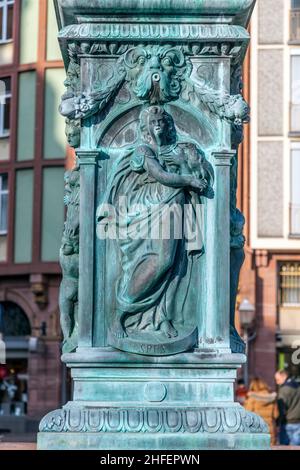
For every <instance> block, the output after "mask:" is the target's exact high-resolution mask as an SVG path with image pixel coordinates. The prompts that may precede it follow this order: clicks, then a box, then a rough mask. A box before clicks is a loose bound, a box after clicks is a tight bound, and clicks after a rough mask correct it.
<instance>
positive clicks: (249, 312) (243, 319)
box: [239, 299, 256, 386]
mask: <svg viewBox="0 0 300 470" xmlns="http://www.w3.org/2000/svg"><path fill="white" fill-rule="evenodd" d="M239 314H240V325H241V328H242V329H243V339H244V341H245V345H246V355H247V356H248V349H249V343H250V342H251V341H252V340H253V339H254V338H255V336H256V333H255V332H253V333H252V335H249V332H250V330H251V329H252V327H253V324H254V318H255V307H254V305H252V303H251V302H250V301H249V300H248V299H243V300H242V302H241V303H240V306H239ZM244 382H245V385H246V386H248V382H249V370H248V361H247V362H246V363H245V364H244Z"/></svg>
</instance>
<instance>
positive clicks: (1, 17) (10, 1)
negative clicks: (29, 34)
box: [0, 0, 14, 44]
mask: <svg viewBox="0 0 300 470" xmlns="http://www.w3.org/2000/svg"><path fill="white" fill-rule="evenodd" d="M13 15H14V0H0V44H1V43H4V42H9V41H11V40H12V37H13Z"/></svg>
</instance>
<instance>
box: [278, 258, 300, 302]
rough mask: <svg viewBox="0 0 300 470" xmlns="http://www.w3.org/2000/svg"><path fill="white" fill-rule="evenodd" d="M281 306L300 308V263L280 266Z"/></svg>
mask: <svg viewBox="0 0 300 470" xmlns="http://www.w3.org/2000/svg"><path fill="white" fill-rule="evenodd" d="M280 306H281V307H288V306H296V307H300V263H297V262H295V263H293V262H291V263H284V264H282V265H281V266H280Z"/></svg>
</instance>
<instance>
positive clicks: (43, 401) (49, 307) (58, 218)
mask: <svg viewBox="0 0 300 470" xmlns="http://www.w3.org/2000/svg"><path fill="white" fill-rule="evenodd" d="M56 35H57V26H56V18H55V13H54V7H53V2H52V1H51V0H15V1H14V0H1V2H0V85H1V87H0V94H1V106H0V332H1V333H2V335H3V336H4V341H5V344H6V354H7V364H6V365H2V366H1V365H0V373H1V374H0V429H6V428H10V427H12V429H18V430H19V431H23V432H24V431H26V430H29V429H33V428H34V426H33V424H34V422H37V420H38V419H39V418H40V417H41V416H43V415H44V414H45V412H46V411H47V410H51V409H55V408H56V407H58V406H60V404H61V402H62V401H65V396H64V390H65V389H64V384H65V380H66V377H65V374H64V370H62V365H61V362H60V343H61V331H60V325H59V310H58V289H59V284H60V267H59V264H58V252H59V246H60V240H61V235H62V229H63V221H64V206H63V193H64V184H63V173H64V169H65V168H64V167H65V157H66V144H65V136H64V121H63V119H62V118H61V117H60V116H59V113H58V104H59V101H60V96H61V94H62V93H63V90H64V87H63V81H64V79H65V71H64V68H63V64H62V61H61V55H60V51H59V47H58V43H57V39H56ZM37 339H38V342H37ZM1 378H2V380H1ZM14 384H16V387H17V388H16V389H15V392H13V389H11V390H12V392H11V393H12V395H13V398H12V399H8V389H7V386H9V385H11V386H14Z"/></svg>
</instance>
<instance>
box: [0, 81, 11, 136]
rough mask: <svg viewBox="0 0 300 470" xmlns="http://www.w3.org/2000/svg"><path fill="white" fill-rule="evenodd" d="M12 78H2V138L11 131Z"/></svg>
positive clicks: (0, 126) (0, 97)
mask: <svg viewBox="0 0 300 470" xmlns="http://www.w3.org/2000/svg"><path fill="white" fill-rule="evenodd" d="M10 106H11V80H10V77H6V78H0V138H1V137H7V136H9V133H10Z"/></svg>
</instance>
